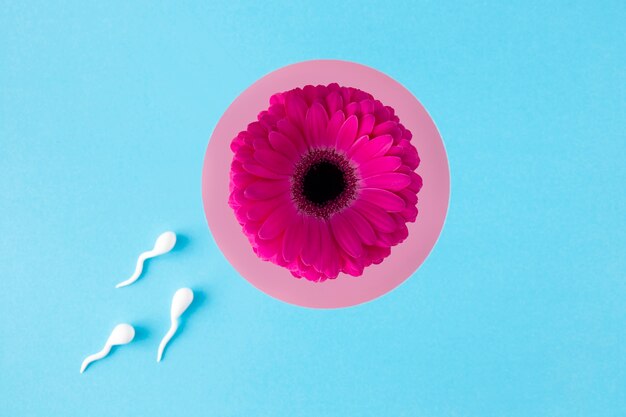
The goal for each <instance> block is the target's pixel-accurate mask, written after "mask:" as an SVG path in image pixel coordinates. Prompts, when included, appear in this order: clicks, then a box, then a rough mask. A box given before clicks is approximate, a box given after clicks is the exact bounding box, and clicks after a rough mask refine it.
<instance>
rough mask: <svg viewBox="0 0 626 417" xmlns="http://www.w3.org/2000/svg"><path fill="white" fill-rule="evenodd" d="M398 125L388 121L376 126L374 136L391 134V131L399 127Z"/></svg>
mask: <svg viewBox="0 0 626 417" xmlns="http://www.w3.org/2000/svg"><path fill="white" fill-rule="evenodd" d="M397 125H398V124H397V123H396V122H393V121H391V120H388V121H386V122H382V123H381V124H379V125H376V126H374V129H373V130H372V136H379V135H386V134H388V133H391V131H392V130H393V129H394V128H395V127H397Z"/></svg>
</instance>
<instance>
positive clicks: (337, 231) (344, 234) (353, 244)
mask: <svg viewBox="0 0 626 417" xmlns="http://www.w3.org/2000/svg"><path fill="white" fill-rule="evenodd" d="M330 226H331V227H330V229H331V230H332V232H333V236H335V241H336V242H337V243H338V244H339V246H340V247H341V248H342V249H343V250H344V251H345V252H346V253H347V254H348V255H350V256H352V257H353V258H358V257H360V256H361V255H363V246H361V241H360V239H359V236H358V235H357V233H356V231H355V230H354V228H353V227H352V225H351V224H350V223H349V222H348V221H347V220H346V218H345V217H344V216H343V215H342V214H341V213H335V215H334V216H332V217H331V218H330Z"/></svg>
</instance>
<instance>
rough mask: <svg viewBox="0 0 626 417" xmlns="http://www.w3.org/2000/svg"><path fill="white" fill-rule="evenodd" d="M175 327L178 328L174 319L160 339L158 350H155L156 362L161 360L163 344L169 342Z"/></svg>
mask: <svg viewBox="0 0 626 417" xmlns="http://www.w3.org/2000/svg"><path fill="white" fill-rule="evenodd" d="M177 329H178V322H175V321H174V322H172V326H171V327H170V329H169V330H168V331H167V333H166V334H165V336H163V339H162V340H161V343H160V344H159V351H158V352H157V362H161V358H162V357H163V351H164V350H165V346H166V345H167V344H168V343H169V341H170V339H171V338H172V336H174V333H176V330H177Z"/></svg>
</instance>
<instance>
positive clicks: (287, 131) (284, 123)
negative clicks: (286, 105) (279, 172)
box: [276, 119, 307, 154]
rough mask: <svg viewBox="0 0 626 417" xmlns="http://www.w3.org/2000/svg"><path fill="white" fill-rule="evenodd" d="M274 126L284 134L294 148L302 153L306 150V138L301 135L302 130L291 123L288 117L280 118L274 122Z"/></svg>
mask: <svg viewBox="0 0 626 417" xmlns="http://www.w3.org/2000/svg"><path fill="white" fill-rule="evenodd" d="M276 127H278V130H279V131H280V133H282V134H283V135H285V136H286V137H287V138H289V140H290V141H291V143H293V144H294V146H295V147H296V149H298V151H299V152H300V153H301V154H303V153H304V152H306V150H307V145H306V140H304V136H302V132H300V129H298V128H297V127H296V126H295V125H294V124H293V123H291V122H290V121H289V120H288V119H281V120H279V121H278V123H276Z"/></svg>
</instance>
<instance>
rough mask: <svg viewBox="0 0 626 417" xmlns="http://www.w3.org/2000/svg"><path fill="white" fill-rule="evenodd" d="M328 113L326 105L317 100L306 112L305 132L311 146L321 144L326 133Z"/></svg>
mask: <svg viewBox="0 0 626 417" xmlns="http://www.w3.org/2000/svg"><path fill="white" fill-rule="evenodd" d="M327 126H328V115H327V114H326V110H325V109H324V107H323V106H322V105H321V104H320V103H318V102H315V103H313V105H312V106H311V108H310V109H309V111H308V112H307V114H306V121H305V132H306V137H307V141H308V143H309V145H310V146H320V145H321V143H322V140H323V139H324V136H325V135H326V127H327Z"/></svg>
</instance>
